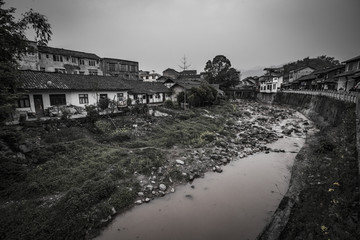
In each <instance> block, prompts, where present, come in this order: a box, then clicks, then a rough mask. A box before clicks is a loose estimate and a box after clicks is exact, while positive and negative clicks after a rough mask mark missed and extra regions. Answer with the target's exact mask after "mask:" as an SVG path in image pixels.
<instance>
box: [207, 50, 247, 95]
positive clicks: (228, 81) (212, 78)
mask: <svg viewBox="0 0 360 240" xmlns="http://www.w3.org/2000/svg"><path fill="white" fill-rule="evenodd" d="M204 70H205V73H206V77H205V79H206V80H207V81H208V82H209V83H211V84H220V88H221V89H223V90H227V89H229V88H230V87H234V86H236V85H237V84H238V83H239V82H240V72H239V71H237V70H236V69H235V68H232V67H231V62H230V60H229V59H227V58H226V57H225V56H224V55H217V56H216V57H214V59H213V60H212V61H210V60H209V61H207V63H206V66H205V69H204Z"/></svg>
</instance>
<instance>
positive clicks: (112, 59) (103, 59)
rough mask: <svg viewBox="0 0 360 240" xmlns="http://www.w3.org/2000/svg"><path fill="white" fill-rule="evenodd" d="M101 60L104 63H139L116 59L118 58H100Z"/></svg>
mask: <svg viewBox="0 0 360 240" xmlns="http://www.w3.org/2000/svg"><path fill="white" fill-rule="evenodd" d="M101 60H102V61H105V62H127V63H134V64H139V62H136V61H131V60H125V59H118V58H102V59H101Z"/></svg>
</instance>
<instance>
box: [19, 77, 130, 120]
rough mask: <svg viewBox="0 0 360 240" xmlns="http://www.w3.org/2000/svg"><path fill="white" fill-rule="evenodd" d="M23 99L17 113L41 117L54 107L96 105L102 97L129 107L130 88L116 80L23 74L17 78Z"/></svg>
mask: <svg viewBox="0 0 360 240" xmlns="http://www.w3.org/2000/svg"><path fill="white" fill-rule="evenodd" d="M17 81H18V85H19V91H20V92H23V97H21V98H20V99H18V100H17V108H16V110H17V111H24V112H32V113H35V114H36V115H38V116H42V115H44V114H45V113H46V109H48V108H49V107H52V106H63V105H74V106H78V107H85V106H87V105H96V104H97V103H98V101H99V99H101V98H109V99H110V100H114V101H116V104H117V105H118V106H119V107H123V106H124V107H125V106H126V104H127V98H128V90H129V86H127V85H126V84H125V82H124V81H123V80H121V79H119V78H117V77H106V76H85V75H73V74H62V73H48V72H36V71H21V72H20V75H19V78H18V79H17Z"/></svg>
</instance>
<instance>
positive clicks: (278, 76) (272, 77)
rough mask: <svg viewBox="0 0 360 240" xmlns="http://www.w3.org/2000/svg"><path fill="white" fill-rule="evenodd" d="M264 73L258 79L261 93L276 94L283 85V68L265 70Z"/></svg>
mask: <svg viewBox="0 0 360 240" xmlns="http://www.w3.org/2000/svg"><path fill="white" fill-rule="evenodd" d="M264 71H266V73H265V74H264V75H263V76H262V77H260V78H259V83H260V92H261V93H276V92H277V91H279V90H280V88H281V84H282V83H283V72H284V68H283V67H277V68H265V69H264Z"/></svg>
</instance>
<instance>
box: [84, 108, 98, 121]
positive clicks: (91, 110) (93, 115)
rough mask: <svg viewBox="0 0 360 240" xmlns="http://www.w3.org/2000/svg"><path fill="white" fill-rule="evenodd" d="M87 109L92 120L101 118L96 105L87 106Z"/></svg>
mask: <svg viewBox="0 0 360 240" xmlns="http://www.w3.org/2000/svg"><path fill="white" fill-rule="evenodd" d="M85 111H86V113H87V115H86V116H87V118H88V119H89V120H90V122H95V121H96V120H97V119H98V118H99V113H98V111H97V109H96V106H94V105H88V106H85Z"/></svg>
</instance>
